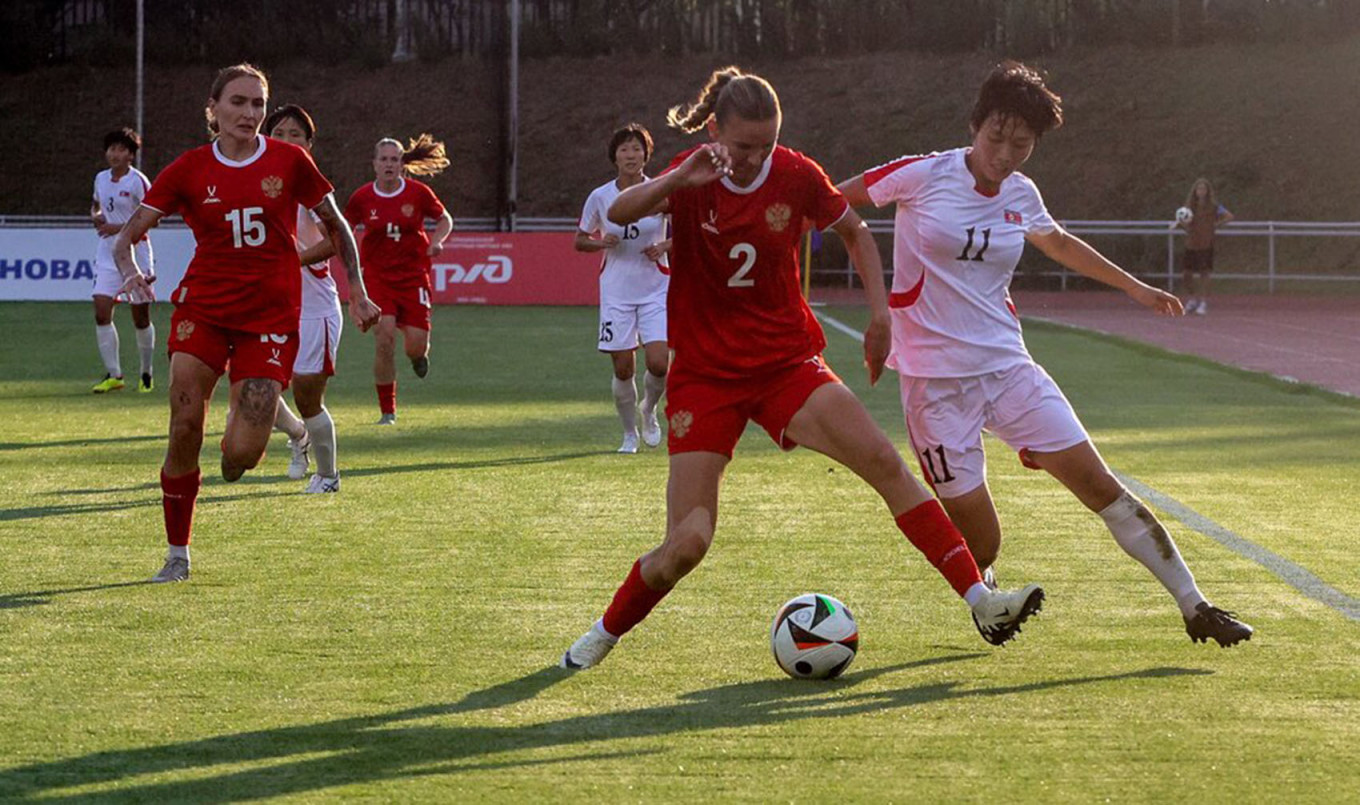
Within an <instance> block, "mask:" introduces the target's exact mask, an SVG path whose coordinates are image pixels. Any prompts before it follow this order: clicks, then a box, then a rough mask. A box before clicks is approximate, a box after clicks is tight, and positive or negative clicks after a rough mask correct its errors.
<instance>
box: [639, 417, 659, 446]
mask: <svg viewBox="0 0 1360 805" xmlns="http://www.w3.org/2000/svg"><path fill="white" fill-rule="evenodd" d="M642 443H643V444H645V445H647V446H648V447H656V446H657V445H659V444H661V423H660V422H657V421H656V409H655V408H653V409H652V410H650V411H643V412H642Z"/></svg>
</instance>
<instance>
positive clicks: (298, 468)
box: [288, 433, 312, 481]
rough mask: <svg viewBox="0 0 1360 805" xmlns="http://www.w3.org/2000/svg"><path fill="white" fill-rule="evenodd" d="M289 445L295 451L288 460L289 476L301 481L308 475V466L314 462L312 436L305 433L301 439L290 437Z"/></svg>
mask: <svg viewBox="0 0 1360 805" xmlns="http://www.w3.org/2000/svg"><path fill="white" fill-rule="evenodd" d="M288 447H289V448H290V449H291V450H292V451H293V458H292V460H290V461H289V462H288V477H289V478H292V479H293V480H294V481H301V480H302V479H303V478H306V477H307V468H308V467H309V466H310V465H311V463H312V462H311V455H310V453H311V451H312V437H311V435H310V434H307V433H304V434H302V438H301V439H289V440H288Z"/></svg>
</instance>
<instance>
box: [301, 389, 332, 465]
mask: <svg viewBox="0 0 1360 805" xmlns="http://www.w3.org/2000/svg"><path fill="white" fill-rule="evenodd" d="M302 423H303V424H304V425H306V426H307V432H308V433H309V434H311V436H312V455H313V456H315V457H316V471H317V473H318V474H320V475H322V476H324V477H326V478H334V477H336V476H337V475H338V473H337V472H336V470H335V422H333V421H332V420H331V412H330V411H327V410H326V407H325V406H322V407H321V413H319V414H317V415H316V416H309V417H307V418H306V419H304V420H302Z"/></svg>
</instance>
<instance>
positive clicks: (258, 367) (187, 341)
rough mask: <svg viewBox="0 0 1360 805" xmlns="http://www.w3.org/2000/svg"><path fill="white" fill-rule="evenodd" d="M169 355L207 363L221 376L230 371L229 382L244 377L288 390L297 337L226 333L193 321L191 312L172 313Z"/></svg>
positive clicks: (229, 331) (213, 325) (294, 335)
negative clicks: (256, 378) (178, 355)
mask: <svg viewBox="0 0 1360 805" xmlns="http://www.w3.org/2000/svg"><path fill="white" fill-rule="evenodd" d="M167 347H168V351H169V353H170V356H171V357H172V358H173V357H174V355H175V353H176V352H185V353H188V354H190V355H193V356H194V357H195V358H198V359H199V360H200V361H203V362H204V363H206V364H208V366H209V367H211V368H212V370H213V371H214V372H217V374H219V375H220V374H222V373H223V372H225V371H227V369H228V368H230V369H231V382H233V383H235V382H236V381H237V380H243V379H245V378H248V377H263V378H266V379H268V380H277V381H279V382H280V383H282V384H283V387H284V388H287V387H288V381H290V380H292V379H293V362H294V361H295V360H297V351H298V334H297V330H296V329H294V330H293V331H292V332H291V333H276V334H269V333H248V332H246V331H244V330H229V329H227V328H225V327H219V326H217V325H215V324H208V323H207V322H203V321H195V320H194V318H193V313H192V312H188V311H183V310H180V309H178V308H177V309H176V310H175V314H174V315H173V316H171V317H170V338H169V339H168V343H167Z"/></svg>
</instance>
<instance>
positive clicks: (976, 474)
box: [840, 62, 1252, 646]
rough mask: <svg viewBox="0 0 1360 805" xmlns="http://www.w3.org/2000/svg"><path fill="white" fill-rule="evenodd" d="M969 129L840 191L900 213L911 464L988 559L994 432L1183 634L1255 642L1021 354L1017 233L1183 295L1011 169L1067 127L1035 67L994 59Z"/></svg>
mask: <svg viewBox="0 0 1360 805" xmlns="http://www.w3.org/2000/svg"><path fill="white" fill-rule="evenodd" d="M971 123H972V132H973V144H972V146H971V147H969V148H959V149H955V150H952V151H944V152H941V153H933V154H929V155H925V156H915V157H903V158H901V159H898V160H895V161H893V162H889V163H887V164H884V165H881V166H879V167H877V168H873V169H871V170H868V171H865V172H864V173H863V174H861V175H859V176H856V177H854V178H853V179H850V180H848V181H846V182H844V183H843V184H841V186H840V187H841V190H842V192H844V193H845V196H846V198H847V199H848V200H849V201H850V203H851V204H852V205H866V204H874V205H876V206H880V207H882V206H886V205H888V204H894V205H896V208H897V217H896V222H895V227H894V230H895V236H894V237H895V243H894V249H893V251H894V254H893V263H894V275H893V293H892V294H891V296H890V297H889V307H890V309H891V315H892V330H893V346H892V352H891V355H890V357H889V364H888V365H889V366H891V367H893V368H894V369H896V370H897V372H898V374H899V375H900V377H901V384H902V407H903V412H904V414H905V416H906V421H907V431H908V436H909V438H910V440H911V444H912V449H913V451H914V452H915V453H916V456H917V459H918V460H919V461H920V462H921V469H922V471H923V472H924V473H925V475H926V478H927V479H928V480H929V481H930V482H931V483H932V484H933V485H934V487H935V491H936V493H937V494H938V495H939V496H940V500H941V502H942V503H943V504H944V507H945V509H946V511H948V512H949V516H950V518H951V519H953V521H954V523H955V524H956V525H957V526H958V527H959V530H960V531H962V532H963V534H964V536H965V537H966V538H967V541H968V545H969V547H970V548H971V549H972V551H973V555H974V556H975V557H976V558H977V563H978V565H979V566H981V567H988V566H989V565H991V564H992V562H993V561H994V560H995V559H996V556H997V554H998V552H999V551H1000V548H1001V527H1000V524H999V523H998V521H997V515H996V508H995V507H994V505H993V503H992V498H991V493H990V491H989V490H988V488H987V479H986V474H985V473H986V465H985V462H984V457H983V447H982V431H983V430H984V429H985V430H988V431H990V432H991V433H993V434H994V435H996V436H997V437H998V438H1000V439H1001V440H1002V441H1004V442H1005V443H1006V444H1008V445H1009V446H1010V447H1012V448H1013V449H1015V450H1017V451H1019V453H1020V460H1021V461H1022V462H1023V463H1024V464H1025V466H1027V467H1030V468H1033V469H1043V470H1046V471H1048V472H1049V473H1050V474H1052V475H1053V476H1054V477H1055V478H1057V479H1058V480H1059V481H1060V482H1061V483H1062V484H1063V485H1064V486H1066V487H1067V488H1068V489H1069V490H1071V491H1072V493H1073V494H1074V495H1076V496H1077V498H1078V499H1079V500H1081V502H1082V503H1083V504H1085V505H1086V506H1087V507H1088V508H1090V509H1091V510H1092V511H1094V512H1097V513H1099V514H1100V516H1101V518H1102V519H1103V520H1104V521H1105V524H1106V526H1107V527H1108V528H1109V530H1110V532H1111V533H1112V534H1113V535H1114V538H1115V541H1116V542H1118V543H1119V545H1120V547H1121V548H1123V549H1124V550H1125V551H1126V552H1127V553H1128V554H1129V555H1131V556H1132V557H1133V558H1135V559H1137V560H1138V561H1139V562H1141V563H1142V564H1143V565H1144V566H1146V567H1147V568H1148V569H1149V570H1150V571H1152V573H1153V575H1155V576H1156V577H1157V579H1158V580H1159V581H1161V583H1162V585H1163V586H1164V587H1166V589H1167V591H1168V592H1170V593H1171V594H1172V596H1173V597H1175V599H1176V602H1177V604H1178V605H1179V607H1180V610H1181V614H1182V616H1183V617H1184V619H1185V624H1186V631H1187V632H1188V633H1189V635H1190V637H1191V638H1192V639H1193V640H1195V641H1197V642H1198V641H1204V640H1207V639H1209V638H1212V639H1214V640H1215V641H1217V642H1218V643H1219V645H1220V646H1230V645H1234V644H1236V643H1238V642H1240V641H1242V640H1247V639H1250V638H1251V634H1252V629H1251V627H1250V626H1248V625H1246V624H1245V623H1242V622H1240V621H1238V620H1236V618H1235V617H1234V616H1233V615H1232V614H1231V613H1229V612H1225V611H1224V610H1222V609H1219V608H1217V607H1214V606H1213V605H1211V604H1210V603H1209V602H1208V601H1207V600H1205V597H1204V595H1203V594H1202V593H1201V592H1200V591H1199V588H1198V587H1197V586H1196V584H1195V580H1194V577H1193V576H1192V575H1191V573H1190V570H1189V568H1187V567H1186V565H1185V562H1184V561H1183V560H1182V558H1181V555H1180V553H1179V551H1177V549H1176V545H1175V543H1174V542H1173V541H1172V539H1171V536H1170V534H1168V533H1167V530H1166V528H1165V527H1163V526H1162V524H1161V523H1160V522H1158V520H1157V518H1156V516H1155V515H1154V514H1153V513H1152V512H1151V511H1150V510H1148V508H1147V506H1146V505H1144V504H1143V502H1142V501H1140V500H1139V499H1138V498H1136V497H1135V496H1134V495H1133V493H1131V492H1130V491H1129V490H1128V489H1126V488H1125V487H1124V485H1123V484H1122V483H1121V482H1120V481H1119V479H1118V478H1116V477H1115V476H1114V474H1113V473H1112V472H1110V469H1109V468H1108V467H1107V466H1106V465H1105V462H1104V460H1102V459H1101V457H1100V454H1099V453H1098V452H1097V451H1096V448H1095V446H1094V445H1093V444H1092V443H1091V440H1090V438H1089V437H1088V436H1087V434H1086V430H1085V429H1084V428H1083V427H1082V425H1081V422H1080V421H1079V420H1078V419H1077V416H1076V414H1075V413H1074V412H1073V410H1072V406H1071V405H1070V404H1069V403H1068V401H1067V398H1066V397H1064V396H1063V393H1062V391H1061V390H1059V389H1058V386H1057V384H1056V383H1054V382H1053V379H1052V378H1051V377H1049V376H1048V373H1046V372H1045V371H1044V370H1043V369H1042V368H1041V367H1039V366H1038V365H1037V364H1035V363H1034V361H1033V360H1032V359H1031V358H1030V355H1029V352H1028V350H1026V348H1025V342H1024V338H1023V336H1022V334H1021V331H1020V321H1019V318H1018V317H1017V315H1016V312H1015V307H1014V305H1013V304H1012V303H1011V298H1010V293H1009V286H1010V281H1011V276H1012V274H1013V273H1014V272H1015V267H1016V264H1017V263H1018V262H1019V260H1020V254H1021V252H1022V251H1023V250H1024V247H1025V242H1026V241H1028V242H1029V243H1032V244H1033V245H1034V246H1036V247H1038V249H1039V250H1040V251H1042V252H1043V253H1044V254H1045V255H1047V256H1048V257H1050V258H1051V259H1053V260H1056V261H1057V262H1059V263H1061V264H1062V265H1064V266H1066V267H1067V268H1069V269H1071V270H1072V271H1075V272H1077V273H1079V274H1082V275H1084V276H1087V277H1090V278H1092V279H1094V280H1097V281H1098V282H1102V283H1104V284H1106V285H1110V286H1113V287H1115V288H1118V289H1120V290H1122V291H1124V292H1125V293H1127V294H1128V295H1129V297H1130V298H1132V299H1133V300H1134V301H1136V302H1138V303H1139V304H1141V305H1143V306H1145V307H1148V308H1150V309H1152V310H1154V311H1156V312H1157V313H1161V314H1163V315H1173V316H1179V315H1182V314H1183V313H1184V310H1183V308H1182V306H1181V303H1180V300H1179V299H1177V298H1176V297H1175V296H1173V295H1172V294H1169V293H1167V292H1165V291H1162V290H1159V289H1157V288H1153V287H1151V286H1149V285H1147V284H1145V283H1143V282H1140V281H1139V280H1137V279H1136V278H1134V277H1133V276H1131V275H1129V274H1128V273H1127V272H1125V271H1124V270H1123V269H1121V268H1119V267H1118V266H1116V265H1115V264H1113V263H1111V262H1110V261H1109V260H1107V259H1105V257H1103V256H1102V255H1101V254H1100V253H1099V252H1097V251H1096V250H1095V249H1093V248H1091V246H1089V245H1088V244H1086V243H1085V242H1084V241H1082V240H1081V239H1080V238H1077V237H1075V236H1073V235H1071V234H1070V233H1068V232H1067V231H1066V230H1064V229H1063V228H1062V227H1061V226H1060V225H1058V224H1057V223H1056V222H1055V221H1054V220H1053V219H1052V217H1050V216H1049V214H1048V210H1047V209H1045V207H1044V202H1043V199H1042V198H1041V197H1040V195H1039V190H1038V188H1037V187H1035V185H1034V182H1032V181H1031V180H1030V179H1029V178H1028V177H1026V176H1025V175H1023V174H1021V173H1019V172H1018V171H1019V168H1020V167H1021V165H1023V164H1024V163H1025V161H1026V160H1027V159H1028V158H1029V156H1030V154H1031V153H1033V151H1034V148H1035V146H1036V145H1037V143H1038V141H1039V138H1040V137H1042V136H1043V134H1044V133H1045V132H1047V131H1050V130H1052V129H1055V128H1058V127H1059V126H1061V125H1062V106H1061V99H1060V98H1059V97H1058V96H1057V95H1055V94H1054V93H1053V92H1052V91H1050V90H1049V89H1048V88H1047V87H1046V86H1045V84H1044V79H1043V77H1042V76H1041V75H1039V73H1037V72H1036V71H1034V70H1032V69H1030V68H1029V67H1026V66H1024V65H1022V64H1019V63H1016V62H1006V63H1003V64H1001V65H998V66H997V67H996V68H995V69H994V70H993V71H992V73H991V75H990V76H988V78H987V80H986V81H985V82H984V83H983V85H982V89H981V91H980V92H979V94H978V100H977V103H976V105H975V106H974V109H973V114H972V120H971Z"/></svg>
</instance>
